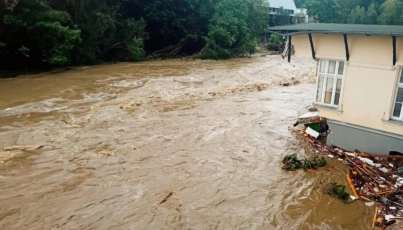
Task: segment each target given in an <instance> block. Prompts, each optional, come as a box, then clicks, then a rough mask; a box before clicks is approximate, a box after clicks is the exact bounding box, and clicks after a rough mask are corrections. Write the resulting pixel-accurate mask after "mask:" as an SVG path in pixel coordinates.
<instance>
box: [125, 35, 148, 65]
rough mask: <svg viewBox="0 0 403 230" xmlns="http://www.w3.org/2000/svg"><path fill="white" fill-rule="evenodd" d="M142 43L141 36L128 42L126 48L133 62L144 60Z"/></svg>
mask: <svg viewBox="0 0 403 230" xmlns="http://www.w3.org/2000/svg"><path fill="white" fill-rule="evenodd" d="M143 47H144V44H143V39H142V38H133V40H132V41H131V42H130V43H129V44H128V50H129V52H130V59H131V61H133V62H139V61H143V60H144V56H145V52H144V48H143Z"/></svg>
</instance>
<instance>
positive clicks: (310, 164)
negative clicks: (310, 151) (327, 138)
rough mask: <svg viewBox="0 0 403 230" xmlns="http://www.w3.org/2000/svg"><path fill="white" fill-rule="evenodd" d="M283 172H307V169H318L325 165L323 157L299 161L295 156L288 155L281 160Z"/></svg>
mask: <svg viewBox="0 0 403 230" xmlns="http://www.w3.org/2000/svg"><path fill="white" fill-rule="evenodd" d="M283 164H284V166H283V170H286V171H294V170H298V169H303V170H305V171H307V170H308V169H318V168H320V167H323V166H325V165H326V164H327V162H326V160H325V158H324V157H320V156H317V155H315V156H313V157H311V158H306V159H299V158H298V156H297V154H289V155H287V156H285V157H284V159H283Z"/></svg>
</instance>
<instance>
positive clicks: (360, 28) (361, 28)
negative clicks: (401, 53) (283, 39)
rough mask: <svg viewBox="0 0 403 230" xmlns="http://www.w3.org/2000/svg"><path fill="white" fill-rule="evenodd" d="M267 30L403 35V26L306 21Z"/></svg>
mask: <svg viewBox="0 0 403 230" xmlns="http://www.w3.org/2000/svg"><path fill="white" fill-rule="evenodd" d="M266 31H268V32H273V33H277V34H281V35H284V36H291V35H297V34H308V33H325V34H366V35H391V36H392V35H393V36H403V26H390V25H360V24H331V23H306V24H296V25H288V26H276V27H269V28H268V29H267V30H266Z"/></svg>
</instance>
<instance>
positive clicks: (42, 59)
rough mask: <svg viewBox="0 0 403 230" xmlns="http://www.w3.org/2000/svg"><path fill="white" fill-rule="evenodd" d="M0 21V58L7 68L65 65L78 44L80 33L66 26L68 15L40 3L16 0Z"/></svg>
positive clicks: (38, 0) (29, 0)
mask: <svg viewBox="0 0 403 230" xmlns="http://www.w3.org/2000/svg"><path fill="white" fill-rule="evenodd" d="M3 22H4V25H3V28H2V30H1V33H2V36H1V37H2V38H4V40H3V43H4V45H3V48H4V51H3V52H2V53H1V54H2V55H1V56H0V59H1V62H2V63H6V64H7V65H8V66H20V67H21V66H24V65H27V66H31V67H38V66H60V65H65V64H67V63H69V60H70V54H69V52H70V51H71V50H72V49H73V47H74V45H76V44H78V43H79V41H80V30H77V29H73V28H71V27H69V26H68V24H69V15H68V14H67V13H66V12H62V11H56V10H53V9H52V8H51V7H50V6H49V5H47V4H46V2H44V1H41V0H20V1H19V3H18V5H17V6H16V7H15V8H14V10H13V11H12V13H10V14H7V15H5V16H4V20H3ZM5 35H6V36H5Z"/></svg>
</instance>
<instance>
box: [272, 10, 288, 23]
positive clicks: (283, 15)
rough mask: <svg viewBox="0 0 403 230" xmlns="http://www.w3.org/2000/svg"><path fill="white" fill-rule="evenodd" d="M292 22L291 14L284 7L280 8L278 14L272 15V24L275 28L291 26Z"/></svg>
mask: <svg viewBox="0 0 403 230" xmlns="http://www.w3.org/2000/svg"><path fill="white" fill-rule="evenodd" d="M290 22H291V17H290V13H289V12H288V11H287V10H285V9H284V8H283V7H280V8H279V9H278V10H277V12H276V14H274V15H271V23H272V24H273V25H274V26H282V25H289V24H290Z"/></svg>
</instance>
